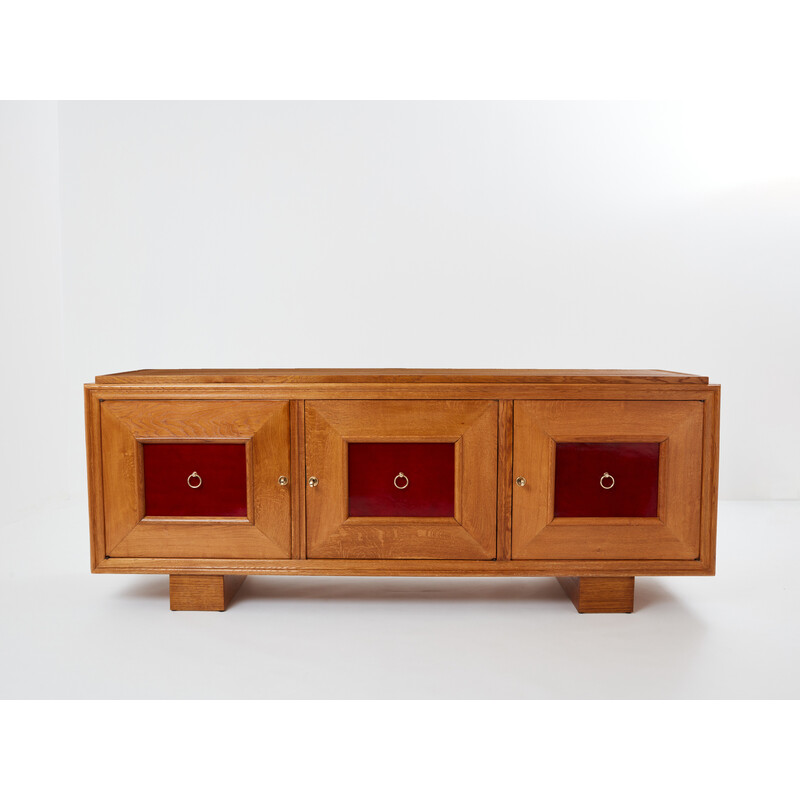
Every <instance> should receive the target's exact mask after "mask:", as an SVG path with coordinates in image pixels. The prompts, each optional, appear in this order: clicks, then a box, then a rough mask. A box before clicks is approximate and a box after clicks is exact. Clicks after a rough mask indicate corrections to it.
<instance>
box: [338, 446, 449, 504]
mask: <svg viewBox="0 0 800 800" xmlns="http://www.w3.org/2000/svg"><path fill="white" fill-rule="evenodd" d="M347 453H348V476H349V487H350V490H349V499H350V516H351V517H452V516H453V513H454V504H455V445H454V444H453V443H452V442H434V443H430V442H425V443H422V442H420V443H416V442H414V443H409V442H396V443H395V442H392V443H383V442H381V443H377V442H375V443H373V442H350V444H349V445H348V447H347ZM400 473H402V474H403V477H400ZM398 487H405V488H398Z"/></svg>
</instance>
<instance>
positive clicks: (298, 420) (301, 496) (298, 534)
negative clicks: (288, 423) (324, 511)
mask: <svg viewBox="0 0 800 800" xmlns="http://www.w3.org/2000/svg"><path fill="white" fill-rule="evenodd" d="M291 419H292V475H291V497H292V558H305V557H306V480H305V465H306V433H305V403H304V402H303V401H302V400H292V401H291Z"/></svg>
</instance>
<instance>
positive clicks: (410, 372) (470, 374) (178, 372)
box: [95, 369, 708, 384]
mask: <svg viewBox="0 0 800 800" xmlns="http://www.w3.org/2000/svg"><path fill="white" fill-rule="evenodd" d="M95 381H96V382H97V383H104V384H109V383H124V384H136V383H150V384H161V383H372V382H379V383H475V382H485V381H488V382H490V383H502V382H512V383H519V382H522V383H524V382H529V383H695V384H697V383H700V384H702V383H708V378H706V377H703V376H702V375H690V374H688V373H685V372H671V371H669V370H662V369H644V370H633V369H620V370H608V369H562V370H553V369H161V370H159V369H140V370H135V371H133V372H117V373H114V374H110V375H98V376H97V378H96V379H95Z"/></svg>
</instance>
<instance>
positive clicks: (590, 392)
mask: <svg viewBox="0 0 800 800" xmlns="http://www.w3.org/2000/svg"><path fill="white" fill-rule="evenodd" d="M88 386H89V388H90V389H92V391H93V392H96V394H97V397H98V398H99V399H100V400H305V401H308V400H331V399H337V400H634V399H636V400H699V401H701V402H703V401H704V400H706V399H707V398H708V396H709V388H711V387H702V386H698V385H696V384H685V385H682V384H669V385H664V386H661V385H658V384H652V383H650V384H637V385H634V384H600V383H588V384H556V383H552V384H539V383H502V382H501V383H491V382H485V383H463V384H457V383H421V382H420V383H410V384H401V383H331V384H322V383H309V384H296V383H291V384H289V383H287V384H282V383H275V384H267V383H258V384H243V383H242V384H197V385H194V384H163V385H156V384H154V385H151V386H146V385H137V384H133V385H131V386H121V385H108V384H88Z"/></svg>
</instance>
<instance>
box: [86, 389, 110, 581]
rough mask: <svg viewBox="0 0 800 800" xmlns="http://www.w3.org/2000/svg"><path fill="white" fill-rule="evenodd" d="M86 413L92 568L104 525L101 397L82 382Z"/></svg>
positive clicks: (99, 555)
mask: <svg viewBox="0 0 800 800" xmlns="http://www.w3.org/2000/svg"><path fill="white" fill-rule="evenodd" d="M83 400H84V411H85V416H86V476H87V480H88V487H89V536H90V545H91V553H90V558H91V568H92V570H94V568H95V567H97V566H98V565H99V564H100V563H101V562H102V561H104V560H105V555H106V548H105V529H104V528H105V526H104V522H103V461H102V455H103V451H102V446H101V441H102V440H101V433H100V400H99V399H98V398H97V397H96V396H95V394H94V392H92V390H91V389H90V388H89V387H88V386H85V387H84V389H83Z"/></svg>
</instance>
